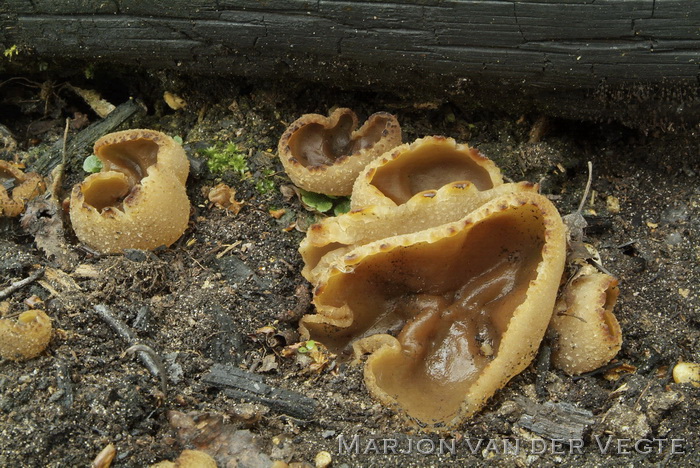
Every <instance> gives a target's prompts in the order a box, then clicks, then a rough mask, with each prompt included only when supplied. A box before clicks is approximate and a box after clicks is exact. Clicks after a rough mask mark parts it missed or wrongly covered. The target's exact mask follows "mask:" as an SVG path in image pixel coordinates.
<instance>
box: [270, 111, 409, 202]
mask: <svg viewBox="0 0 700 468" xmlns="http://www.w3.org/2000/svg"><path fill="white" fill-rule="evenodd" d="M357 125H358V119H357V116H356V115H355V113H354V112H353V111H351V110H350V109H345V108H339V109H336V110H335V111H333V112H332V113H331V114H330V115H329V116H328V117H324V116H322V115H319V114H306V115H303V116H301V117H300V118H299V119H297V120H296V121H294V122H293V123H292V124H291V125H290V126H289V128H287V130H286V131H285V132H284V134H283V135H282V138H280V142H279V148H278V150H279V151H278V152H279V157H280V159H281V161H282V164H283V165H284V169H285V171H286V172H287V174H288V175H289V178H290V179H292V182H294V183H295V184H296V185H297V186H299V187H301V188H303V189H304V190H308V191H311V192H317V193H325V194H327V195H350V193H351V192H352V185H353V182H354V181H355V179H356V178H357V175H358V174H359V173H360V171H362V169H364V167H365V166H366V165H367V164H368V163H369V162H370V161H372V160H373V159H375V158H376V157H378V156H380V155H381V154H383V153H385V152H386V151H389V150H390V149H391V148H394V147H395V146H397V145H400V144H401V127H400V126H399V122H398V121H397V120H396V117H394V116H393V115H391V114H388V113H386V112H377V113H376V114H372V115H371V116H370V117H369V118H368V119H367V121H366V122H365V123H364V125H362V127H360V128H359V129H358V130H355V129H356V128H357Z"/></svg>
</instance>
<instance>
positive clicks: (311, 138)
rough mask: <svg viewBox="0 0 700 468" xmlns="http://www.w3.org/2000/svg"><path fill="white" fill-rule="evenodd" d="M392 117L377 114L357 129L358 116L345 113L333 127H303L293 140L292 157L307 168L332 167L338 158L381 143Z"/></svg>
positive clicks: (314, 125)
mask: <svg viewBox="0 0 700 468" xmlns="http://www.w3.org/2000/svg"><path fill="white" fill-rule="evenodd" d="M388 121H389V117H387V116H385V115H377V116H375V117H374V118H373V119H371V120H370V121H368V123H367V125H365V126H364V128H363V131H362V132H355V133H353V130H355V127H356V125H357V119H356V118H353V117H352V116H351V115H350V114H349V113H344V114H342V115H341V116H340V118H339V119H338V122H337V123H336V124H335V125H334V126H333V127H330V128H327V127H325V126H324V125H321V124H318V123H312V124H309V125H306V126H304V127H302V128H301V129H300V130H299V131H297V132H295V133H294V134H293V135H292V137H291V138H290V139H289V147H290V149H291V153H292V156H293V157H294V158H295V159H296V160H297V161H299V162H300V163H301V164H302V165H303V166H305V167H317V166H323V165H326V166H329V165H331V164H333V163H334V162H335V161H336V160H338V159H340V158H343V157H347V156H349V155H352V154H354V153H357V152H359V151H360V150H363V149H366V148H370V147H371V146H373V145H374V144H375V143H377V142H378V141H379V140H380V139H381V137H382V132H383V131H384V129H385V127H386V125H387V122H388Z"/></svg>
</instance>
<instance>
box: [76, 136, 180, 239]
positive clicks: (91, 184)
mask: <svg viewBox="0 0 700 468" xmlns="http://www.w3.org/2000/svg"><path fill="white" fill-rule="evenodd" d="M94 149H95V155H97V157H98V158H99V159H100V161H102V164H103V168H102V171H101V172H99V173H97V174H92V175H90V176H88V177H87V178H86V179H85V180H84V181H83V182H82V183H81V184H78V185H76V186H75V187H73V192H72V194H71V202H70V218H71V222H72V224H73V229H74V230H75V233H76V235H77V236H78V239H80V240H81V241H82V242H83V243H85V244H87V245H88V246H90V247H92V248H93V249H95V250H97V251H100V252H103V253H115V252H121V251H123V250H124V249H129V248H133V249H153V248H155V247H159V246H161V245H166V246H167V245H170V244H172V243H173V242H175V241H176V240H177V239H178V238H179V237H180V236H181V235H182V234H183V232H185V229H186V228H187V221H188V219H189V213H190V202H189V199H188V198H187V193H186V190H185V182H186V180H187V175H188V172H189V162H188V160H187V157H186V155H185V151H184V150H183V149H182V147H181V146H180V145H179V144H178V143H177V142H175V141H174V140H173V139H172V138H170V137H169V136H167V135H165V134H163V133H160V132H156V131H154V130H126V131H123V132H117V133H111V134H109V135H105V136H104V137H102V138H100V139H99V140H98V141H97V142H96V143H95V148H94Z"/></svg>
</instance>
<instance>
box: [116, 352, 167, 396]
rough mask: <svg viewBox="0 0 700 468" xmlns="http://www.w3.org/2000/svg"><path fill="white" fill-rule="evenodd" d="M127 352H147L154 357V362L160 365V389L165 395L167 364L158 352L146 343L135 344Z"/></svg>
mask: <svg viewBox="0 0 700 468" xmlns="http://www.w3.org/2000/svg"><path fill="white" fill-rule="evenodd" d="M125 352H127V353H129V354H134V353H136V352H140V353H146V354H147V355H148V356H150V357H151V359H153V362H155V363H156V366H158V373H159V374H160V389H161V390H162V391H163V394H164V395H165V394H166V390H167V387H166V386H167V382H166V380H165V366H164V365H163V361H162V360H161V359H160V356H158V353H156V352H155V351H154V350H153V348H151V347H150V346H146V345H145V344H140V343H139V344H135V345H134V346H132V347H131V348H129V349H127V350H126V351H125Z"/></svg>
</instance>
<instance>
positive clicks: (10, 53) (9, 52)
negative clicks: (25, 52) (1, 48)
mask: <svg viewBox="0 0 700 468" xmlns="http://www.w3.org/2000/svg"><path fill="white" fill-rule="evenodd" d="M17 54H19V48H18V47H17V44H14V45H12V46H11V47H8V48H7V49H5V52H3V55H4V56H5V57H7V58H8V59H10V60H12V57H15V56H16V55H17Z"/></svg>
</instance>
